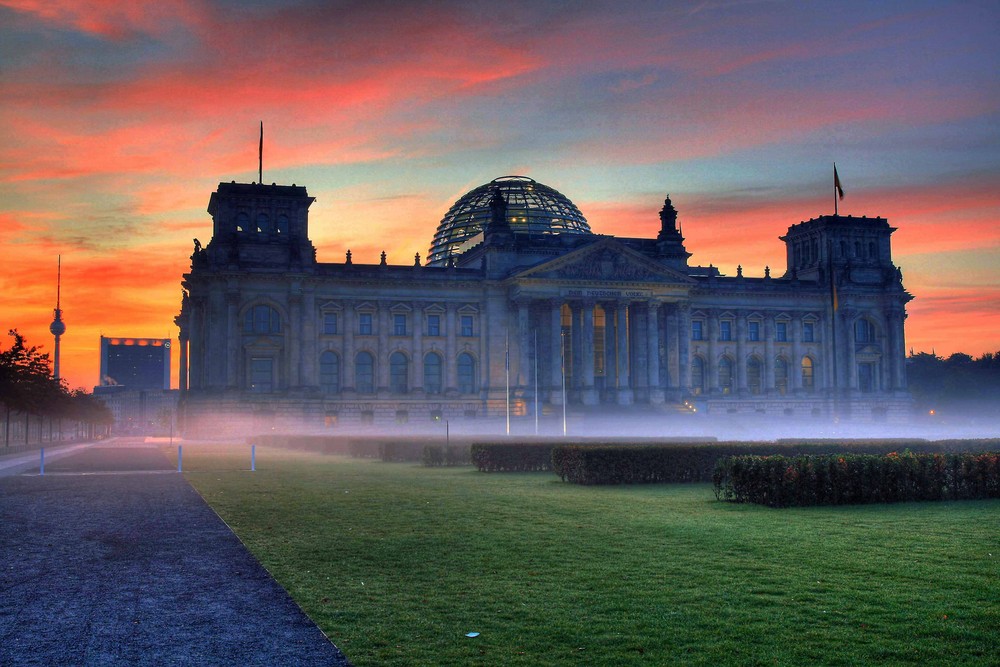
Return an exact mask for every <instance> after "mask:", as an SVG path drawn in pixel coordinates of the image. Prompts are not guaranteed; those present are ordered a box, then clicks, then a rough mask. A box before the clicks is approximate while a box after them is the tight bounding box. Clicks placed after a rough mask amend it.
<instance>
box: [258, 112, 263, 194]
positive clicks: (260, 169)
mask: <svg viewBox="0 0 1000 667" xmlns="http://www.w3.org/2000/svg"><path fill="white" fill-rule="evenodd" d="M257 182H258V183H260V184H261V185H264V121H260V143H259V144H258V145H257Z"/></svg>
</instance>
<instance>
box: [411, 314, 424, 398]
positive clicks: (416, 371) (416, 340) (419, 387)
mask: <svg viewBox="0 0 1000 667" xmlns="http://www.w3.org/2000/svg"><path fill="white" fill-rule="evenodd" d="M411 305H412V306H413V311H412V313H413V316H412V317H411V318H410V319H411V322H410V324H411V326H412V329H413V330H412V332H411V334H412V338H413V342H412V348H411V350H410V359H411V361H412V362H413V363H411V364H410V367H411V368H412V369H413V375H412V377H410V386H411V387H413V391H415V392H420V391H423V389H424V351H423V336H424V311H423V304H422V303H420V302H419V301H414V302H413V303H412V304H411Z"/></svg>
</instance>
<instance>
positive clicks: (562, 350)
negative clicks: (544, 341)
mask: <svg viewBox="0 0 1000 667" xmlns="http://www.w3.org/2000/svg"><path fill="white" fill-rule="evenodd" d="M560 337H561V341H560V342H561V343H562V344H561V345H560V346H559V363H560V365H561V366H562V373H560V376H561V377H562V413H563V415H562V417H563V437H565V436H566V332H562V333H560Z"/></svg>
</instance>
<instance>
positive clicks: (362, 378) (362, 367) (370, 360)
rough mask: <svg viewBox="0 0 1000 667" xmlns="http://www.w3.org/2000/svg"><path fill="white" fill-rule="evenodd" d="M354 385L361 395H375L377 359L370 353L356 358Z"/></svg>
mask: <svg viewBox="0 0 1000 667" xmlns="http://www.w3.org/2000/svg"><path fill="white" fill-rule="evenodd" d="M354 385H355V389H357V390H358V393H359V394H374V393H375V358H374V357H373V356H372V355H371V353H370V352H358V354H357V356H356V357H354Z"/></svg>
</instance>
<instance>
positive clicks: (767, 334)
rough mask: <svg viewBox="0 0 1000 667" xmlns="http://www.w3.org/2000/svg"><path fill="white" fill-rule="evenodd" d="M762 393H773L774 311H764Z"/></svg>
mask: <svg viewBox="0 0 1000 667" xmlns="http://www.w3.org/2000/svg"><path fill="white" fill-rule="evenodd" d="M789 372H791V369H789ZM764 393H765V394H773V393H774V313H764Z"/></svg>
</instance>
